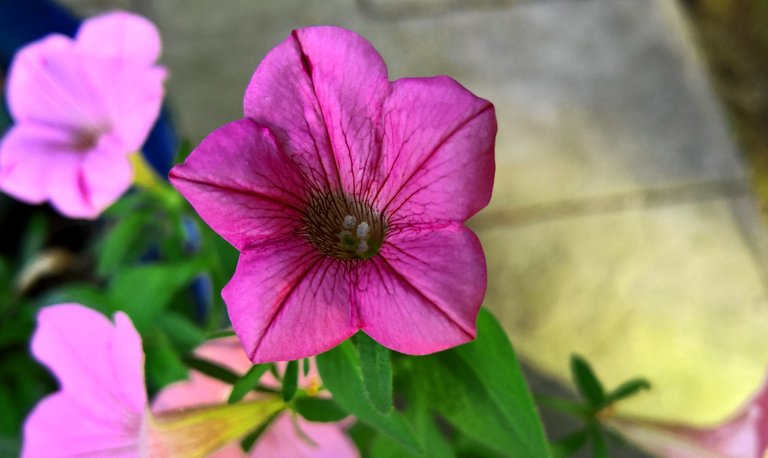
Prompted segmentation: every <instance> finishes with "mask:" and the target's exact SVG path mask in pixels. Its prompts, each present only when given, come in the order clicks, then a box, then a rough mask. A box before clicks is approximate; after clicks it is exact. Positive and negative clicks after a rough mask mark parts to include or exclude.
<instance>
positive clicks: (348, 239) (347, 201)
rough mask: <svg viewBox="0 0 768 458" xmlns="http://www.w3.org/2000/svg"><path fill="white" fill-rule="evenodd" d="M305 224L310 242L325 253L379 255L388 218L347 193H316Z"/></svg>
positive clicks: (356, 257) (342, 256) (345, 256)
mask: <svg viewBox="0 0 768 458" xmlns="http://www.w3.org/2000/svg"><path fill="white" fill-rule="evenodd" d="M304 223H305V225H304V230H305V231H306V235H307V237H308V239H309V241H310V242H311V243H312V244H313V245H314V246H315V247H317V249H319V250H320V251H321V252H322V253H324V254H326V255H328V256H331V257H334V258H338V259H347V260H365V259H370V258H372V257H373V256H376V254H377V253H378V252H379V249H380V248H381V246H382V244H383V243H384V238H385V237H386V233H387V221H386V219H385V218H384V216H383V215H382V214H381V213H379V212H378V211H376V208H375V207H373V206H371V205H369V204H368V203H366V202H365V201H362V200H358V199H356V198H354V197H351V196H349V195H346V194H343V193H327V194H325V193H318V194H315V195H314V196H312V198H311V199H310V201H309V202H308V205H307V209H306V216H305V219H304Z"/></svg>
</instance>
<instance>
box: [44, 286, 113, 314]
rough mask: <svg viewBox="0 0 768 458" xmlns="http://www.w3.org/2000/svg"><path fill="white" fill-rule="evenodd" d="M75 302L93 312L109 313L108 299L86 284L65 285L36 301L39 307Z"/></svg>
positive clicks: (99, 291)
mask: <svg viewBox="0 0 768 458" xmlns="http://www.w3.org/2000/svg"><path fill="white" fill-rule="evenodd" d="M67 302H76V303H78V304H83V305H87V306H89V307H91V308H92V309H94V310H99V311H101V312H105V313H107V314H108V313H109V312H110V311H111V310H110V309H109V299H108V298H107V296H106V295H105V294H104V292H103V291H101V289H99V288H97V287H95V286H93V285H91V284H88V283H67V284H65V285H63V286H62V287H60V288H56V289H54V290H52V291H50V292H47V293H45V294H43V296H42V297H41V298H40V299H39V300H38V301H37V303H39V304H41V305H51V304H63V303H67Z"/></svg>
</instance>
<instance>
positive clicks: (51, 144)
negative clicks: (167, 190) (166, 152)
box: [0, 12, 166, 218]
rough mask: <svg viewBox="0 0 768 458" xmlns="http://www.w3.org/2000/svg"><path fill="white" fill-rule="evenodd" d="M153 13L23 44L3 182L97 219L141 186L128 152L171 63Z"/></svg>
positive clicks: (11, 90) (1, 154) (15, 70)
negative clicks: (134, 185)
mask: <svg viewBox="0 0 768 458" xmlns="http://www.w3.org/2000/svg"><path fill="white" fill-rule="evenodd" d="M159 55H160V35H159V34H158V32H157V29H156V28H155V26H154V25H153V24H152V23H150V22H149V21H148V20H146V19H144V18H142V17H140V16H136V15H134V14H130V13H124V12H115V13H110V14H105V15H102V16H98V17H95V18H93V19H89V20H87V21H85V22H84V23H83V25H82V26H81V27H80V30H79V31H78V33H77V36H76V37H75V39H74V40H73V39H71V38H69V37H65V36H63V35H56V34H54V35H49V36H47V37H46V38H43V39H42V40H39V41H36V42H34V43H32V44H30V45H28V46H26V47H24V48H23V49H21V50H20V51H19V52H18V53H17V54H16V57H15V58H14V60H13V63H12V64H11V69H10V73H9V76H8V91H7V93H8V106H9V108H10V111H11V116H12V117H13V119H14V121H15V123H16V124H15V125H14V126H13V127H12V128H11V129H10V130H9V131H8V133H7V134H6V135H5V137H4V139H3V141H2V143H0V189H2V190H3V191H4V192H6V193H8V194H10V195H12V196H14V197H16V198H17V199H19V200H22V201H24V202H28V203H33V204H34V203H41V202H44V201H46V200H49V201H50V202H51V204H52V205H53V206H54V207H56V209H57V210H58V211H60V212H61V213H62V214H64V215H66V216H69V217H73V218H95V217H96V216H98V215H99V213H101V212H102V211H103V210H104V209H105V208H106V207H107V206H109V205H110V204H111V203H112V202H114V201H115V200H117V198H118V197H120V196H121V195H122V194H123V193H124V192H125V191H126V190H127V189H128V187H129V186H130V185H131V180H132V174H133V173H132V168H131V165H130V162H129V160H128V154H129V153H134V152H137V151H138V150H139V148H141V146H142V144H143V143H144V141H145V140H146V138H147V135H148V134H149V130H150V128H151V127H152V125H153V124H154V122H155V120H156V119H157V116H158V114H159V111H160V105H161V103H162V100H163V92H164V90H163V81H164V79H165V77H166V71H165V69H163V68H161V67H158V66H156V65H155V61H156V60H157V58H158V56H159Z"/></svg>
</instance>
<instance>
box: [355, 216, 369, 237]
mask: <svg viewBox="0 0 768 458" xmlns="http://www.w3.org/2000/svg"><path fill="white" fill-rule="evenodd" d="M370 231H371V226H369V225H368V223H366V222H365V221H363V222H362V223H360V224H359V225H358V226H357V238H359V239H363V240H368V233H369V232H370Z"/></svg>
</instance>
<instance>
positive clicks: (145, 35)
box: [75, 11, 161, 65]
mask: <svg viewBox="0 0 768 458" xmlns="http://www.w3.org/2000/svg"><path fill="white" fill-rule="evenodd" d="M75 41H76V42H77V47H78V48H79V49H80V50H82V51H83V52H87V53H89V54H93V55H98V56H103V57H114V56H121V58H122V59H126V60H133V61H136V62H137V63H142V64H145V65H151V64H153V63H154V62H155V61H156V60H157V59H158V57H160V49H161V44H160V33H159V32H158V31H157V27H155V25H154V24H152V23H151V22H150V21H149V20H147V19H145V18H143V17H141V16H138V15H136V14H132V13H127V12H125V11H116V12H113V13H107V14H102V15H100V16H96V17H94V18H91V19H88V20H87V21H85V22H83V25H82V26H80V29H79V30H78V31H77V36H76V38H75Z"/></svg>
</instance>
